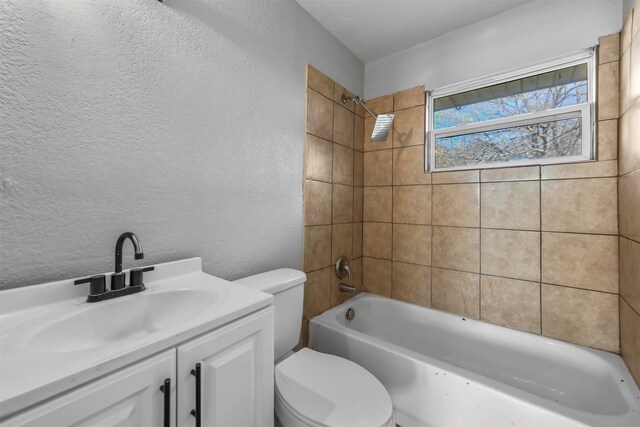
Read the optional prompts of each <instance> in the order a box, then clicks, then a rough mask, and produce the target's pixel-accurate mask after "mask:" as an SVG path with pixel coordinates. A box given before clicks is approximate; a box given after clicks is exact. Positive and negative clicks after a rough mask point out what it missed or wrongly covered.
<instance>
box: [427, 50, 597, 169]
mask: <svg viewBox="0 0 640 427" xmlns="http://www.w3.org/2000/svg"><path fill="white" fill-rule="evenodd" d="M592 74H593V49H589V51H587V52H583V53H580V54H579V55H574V56H573V57H571V58H564V59H562V60H558V61H554V62H553V63H548V64H545V65H541V66H540V65H539V66H537V67H533V68H530V69H528V70H524V71H520V72H515V73H509V74H505V75H502V76H497V77H493V78H491V79H482V80H476V81H473V82H468V83H464V84H461V85H455V86H449V87H446V88H443V89H440V90H436V91H433V92H431V93H430V95H429V110H428V111H429V112H428V113H427V114H428V117H427V122H428V124H429V126H428V128H429V136H428V138H427V144H428V147H427V150H425V151H426V152H427V153H428V159H427V164H428V165H429V170H431V171H441V170H459V169H482V168H492V167H505V166H516V165H530V164H549V163H569V162H578V161H587V160H593V158H594V157H593V153H594V146H593V137H592V134H593V131H592V129H593V123H592V121H591V117H592V114H591V112H592V111H591V110H592V108H593V99H594V90H593V76H592Z"/></svg>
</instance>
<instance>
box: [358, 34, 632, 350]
mask: <svg viewBox="0 0 640 427" xmlns="http://www.w3.org/2000/svg"><path fill="white" fill-rule="evenodd" d="M600 45H601V47H600V52H599V62H600V64H599V67H598V76H599V79H598V85H599V87H598V89H599V90H598V94H599V96H598V101H597V109H598V120H599V121H598V123H597V133H598V161H597V162H590V163H580V164H568V165H553V166H542V167H540V166H527V167H518V168H502V169H488V170H469V171H460V172H440V173H433V174H429V173H425V171H424V166H425V165H424V121H425V107H424V101H425V94H424V87H418V88H413V89H409V90H407V91H403V92H398V93H395V94H394V95H388V96H384V97H380V98H377V99H373V100H371V101H369V102H368V105H369V106H371V108H372V109H373V111H374V112H376V113H377V112H381V113H382V112H388V111H394V112H395V114H396V120H395V122H394V132H393V133H392V134H390V136H389V139H388V140H387V141H386V142H384V143H382V144H372V143H370V142H369V132H368V130H370V128H371V127H372V126H373V118H372V117H366V118H365V134H364V143H363V144H364V213H363V217H364V225H363V228H364V234H363V269H364V271H363V274H364V289H365V290H366V291H369V292H373V293H378V294H381V295H385V296H391V297H392V298H397V299H401V300H405V301H409V302H413V303H416V304H421V305H425V306H432V307H434V308H437V309H442V310H446V311H450V312H452V313H456V314H458V315H461V316H467V317H471V318H476V319H481V320H485V321H487V322H491V323H495V324H499V325H504V326H508V327H511V328H516V329H521V330H524V331H528V332H534V333H538V334H543V335H546V336H551V337H555V338H559V339H562V340H566V341H571V342H576V343H579V344H583V345H587V346H591V347H596V348H600V349H604V350H608V351H613V352H618V351H620V331H619V320H618V318H619V310H621V311H622V310H623V309H622V308H620V309H619V305H618V251H619V247H618V246H619V245H618V209H617V205H618V190H617V181H618V178H617V175H618V171H617V157H618V150H617V140H618V135H617V133H618V125H617V122H618V114H619V112H620V110H621V108H622V107H621V103H620V98H619V96H618V92H619V89H618V88H619V70H620V63H619V60H618V59H619V53H618V45H619V36H618V35H617V34H614V35H611V36H606V37H603V38H601V40H600ZM629 62H630V63H632V62H633V61H629ZM632 74H633V73H629V76H631V75H632ZM636 74H638V75H640V73H636ZM628 87H629V88H631V87H634V86H633V84H632V83H629V85H628ZM631 114H633V112H632V113H631ZM638 122H639V121H638V120H637V119H636V120H635V121H633V120H629V123H638ZM628 132H631V133H632V131H631V130H629V131H628ZM636 132H637V129H636ZM637 148H638V145H634V146H633V148H632V147H631V145H628V146H625V147H622V146H621V150H626V151H633V152H634V153H636V154H637V157H636V159H635V160H634V161H631V160H630V161H628V162H627V164H629V165H635V168H634V169H633V170H636V169H638V167H639V166H638V165H639V164H640V149H637ZM622 179H623V178H621V192H620V204H621V206H622V205H623V204H624V203H627V204H628V205H629V206H631V205H632V204H633V203H635V206H636V208H638V202H637V200H635V199H634V200H633V201H632V200H631V198H630V197H632V196H631V195H632V194H633V197H640V193H639V191H638V190H637V189H638V188H640V171H637V173H636V175H633V176H632V174H629V178H628V179H629V185H628V186H626V187H623V185H622ZM625 179H626V178H625ZM626 188H628V190H625V191H626V193H625V192H623V189H626ZM625 206H626V205H625ZM638 211H639V209H636V210H635V212H636V213H635V216H633V215H627V216H624V215H621V217H620V228H621V229H622V228H623V224H624V227H627V228H628V229H629V230H630V231H629V233H630V234H629V236H630V237H632V236H635V238H636V241H634V242H632V243H633V244H632V243H629V242H631V241H630V240H629V239H627V240H625V244H626V245H627V246H630V247H631V246H633V245H636V244H637V241H638V240H639V239H640V221H638V216H637V215H638V213H637V212H638ZM621 241H622V240H621ZM620 250H621V251H622V249H620ZM633 250H634V251H635V252H634V253H637V252H638V251H640V250H638V249H637V247H636V246H633ZM636 265H638V263H637V262H636V263H635V264H633V263H632V264H630V268H631V266H636ZM634 268H635V267H634ZM625 271H626V270H625ZM624 274H626V275H627V276H629V277H630V279H629V280H630V281H635V282H634V283H636V284H637V283H639V279H638V278H637V276H635V275H637V274H638V270H637V268H636V270H634V271H633V272H632V271H631V270H629V272H625V273H624ZM631 276H633V277H631ZM625 277H626V276H625ZM627 287H628V288H630V287H631V286H630V285H627ZM629 293H630V294H631V295H633V296H630V297H628V298H627V301H628V300H630V301H633V303H634V304H635V307H636V308H637V307H638V304H639V302H640V289H638V287H637V286H636V288H634V289H633V290H630V291H629ZM629 307H632V306H631V303H629ZM625 310H626V311H624V315H625V316H626V317H631V314H630V313H636V314H637V312H635V311H633V310H631V311H630V310H629V309H625ZM626 317H625V318H626ZM623 333H624V331H623ZM635 334H636V335H633V336H634V337H636V340H637V332H635ZM627 345H628V344H627ZM636 347H637V345H636ZM623 348H624V344H623ZM623 351H624V350H623ZM634 354H637V353H634ZM635 357H636V359H635V360H636V361H637V360H638V356H637V355H636V356H635Z"/></svg>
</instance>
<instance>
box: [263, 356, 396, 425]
mask: <svg viewBox="0 0 640 427" xmlns="http://www.w3.org/2000/svg"><path fill="white" fill-rule="evenodd" d="M275 386H276V412H278V411H280V412H282V411H286V412H288V414H286V415H287V417H289V418H290V417H291V416H292V417H294V418H295V419H296V420H297V421H299V424H300V425H305V426H314V427H387V426H389V425H393V406H392V404H391V398H390V397H389V393H388V392H387V390H386V389H385V388H384V386H383V385H382V383H380V381H378V379H377V378H376V377H374V376H373V375H372V374H371V373H370V372H368V371H367V370H365V369H364V368H363V367H361V366H360V365H357V364H355V363H353V362H351V361H350V360H347V359H344V358H341V357H337V356H333V355H329V354H324V353H320V352H317V351H314V350H310V349H308V348H303V349H302V350H300V351H299V352H297V353H296V354H294V355H292V356H290V357H288V358H287V359H285V360H283V361H282V362H280V363H279V364H278V365H276V368H275ZM279 418H282V417H281V416H279ZM296 424H298V423H296Z"/></svg>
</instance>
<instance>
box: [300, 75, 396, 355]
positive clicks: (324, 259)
mask: <svg viewBox="0 0 640 427" xmlns="http://www.w3.org/2000/svg"><path fill="white" fill-rule="evenodd" d="M343 93H344V94H347V95H348V96H352V94H351V93H350V92H349V91H347V90H346V89H344V88H343V87H342V86H340V84H338V83H337V82H334V81H333V80H331V79H330V78H329V77H327V76H326V75H324V74H323V73H322V72H320V71H319V70H317V69H315V68H314V67H312V66H311V65H308V66H307V109H306V132H307V133H306V138H305V141H304V144H305V150H304V178H305V179H304V225H305V227H304V257H303V259H304V261H303V268H304V271H305V272H306V273H307V283H306V284H305V295H304V319H303V325H302V344H303V345H306V344H307V332H308V331H307V328H308V324H309V322H308V319H310V318H312V317H313V316H316V315H318V314H320V313H322V312H323V311H325V310H328V309H329V308H331V307H333V306H335V305H337V304H340V303H341V302H343V301H344V300H345V299H347V298H348V297H349V295H348V294H345V293H341V292H340V290H339V286H340V281H339V280H338V279H337V277H336V275H335V273H334V271H335V270H334V265H335V262H336V259H337V258H338V257H340V256H342V255H345V256H347V257H348V258H349V259H350V260H351V269H352V277H351V278H350V279H349V278H345V279H344V282H345V283H348V284H352V285H354V286H356V287H357V288H359V289H362V233H363V227H362V212H363V201H364V200H365V199H364V195H363V188H362V186H363V170H364V165H363V153H362V151H363V144H362V141H363V136H362V135H363V129H364V113H363V109H362V107H357V108H356V107H355V104H353V103H352V102H348V103H347V104H342V102H341V100H340V98H341V96H342V94H343ZM374 196H375V197H374V200H376V204H375V205H374V206H369V207H370V208H371V209H370V210H369V212H370V213H369V214H370V215H371V214H373V215H388V216H389V218H391V204H390V203H391V194H389V195H388V202H389V212H388V213H386V212H383V207H384V206H385V203H384V202H385V196H386V195H384V194H375V195H374ZM367 200H368V201H369V203H371V200H372V199H371V197H368V198H367ZM378 202H379V203H378ZM378 206H380V207H378ZM374 208H375V209H374Z"/></svg>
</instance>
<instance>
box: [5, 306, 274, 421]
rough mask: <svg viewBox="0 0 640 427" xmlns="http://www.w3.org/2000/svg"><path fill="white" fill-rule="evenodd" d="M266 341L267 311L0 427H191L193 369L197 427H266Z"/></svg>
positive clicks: (269, 376) (269, 392) (269, 410)
mask: <svg viewBox="0 0 640 427" xmlns="http://www.w3.org/2000/svg"><path fill="white" fill-rule="evenodd" d="M273 339H274V338H273V309H272V308H270V307H269V308H266V309H263V310H260V311H258V312H256V313H253V314H251V315H248V316H245V317H243V318H240V319H238V320H236V321H233V322H231V323H230V324H228V325H226V326H222V327H219V328H217V329H215V330H213V331H212V332H208V333H205V334H204V335H201V336H199V337H196V338H194V339H192V340H189V341H187V342H185V343H183V344H180V345H177V346H175V347H172V348H171V349H168V350H165V351H164V352H162V353H160V354H157V355H155V356H152V357H151V358H149V359H146V360H143V361H141V362H137V363H135V364H133V365H130V366H128V367H126V368H123V369H121V370H119V371H116V372H115V373H112V374H109V375H107V376H105V377H103V378H101V379H98V380H95V381H93V382H91V383H89V384H88V385H85V386H82V387H80V388H78V389H76V390H73V391H71V392H68V393H67V394H64V395H62V396H60V397H56V398H54V399H52V400H50V401H49V402H47V403H44V404H42V405H40V406H37V407H35V408H33V409H30V410H27V411H26V412H23V413H21V414H19V415H17V416H14V417H12V418H9V419H8V420H5V421H4V422H2V423H0V427H14V426H39V427H63V426H87V427H89V426H101V427H111V426H139V427H163V426H170V427H175V426H179V427H195V426H197V425H198V424H197V423H196V416H197V415H198V413H197V412H195V411H196V407H197V405H196V402H197V397H198V396H197V395H196V394H197V393H196V384H197V383H196V375H195V374H196V365H197V364H199V366H200V369H199V371H200V376H199V377H200V381H199V386H200V387H199V398H200V400H199V411H200V417H201V419H200V424H199V425H201V426H207V427H209V426H211V427H215V426H220V427H222V426H224V427H233V426H241V427H250V426H260V427H262V426H273ZM192 371H193V373H192ZM167 379H168V380H170V388H171V392H170V393H171V394H170V395H169V396H168V397H167V399H166V400H165V394H164V391H163V390H161V389H160V387H161V386H163V385H164V384H165V380H167ZM176 391H177V392H176ZM176 402H177V405H176ZM167 405H168V406H167ZM167 409H170V410H169V412H168V418H165V414H166V413H167V412H165V411H166V410H167ZM176 409H177V411H176ZM192 411H194V412H193V414H192Z"/></svg>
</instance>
